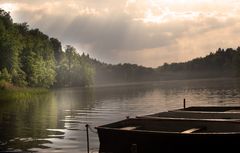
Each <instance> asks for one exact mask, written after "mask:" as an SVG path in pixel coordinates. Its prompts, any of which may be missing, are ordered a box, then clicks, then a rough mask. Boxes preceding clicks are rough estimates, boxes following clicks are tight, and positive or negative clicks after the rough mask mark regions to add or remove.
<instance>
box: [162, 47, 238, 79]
mask: <svg viewBox="0 0 240 153" xmlns="http://www.w3.org/2000/svg"><path fill="white" fill-rule="evenodd" d="M158 72H159V73H160V74H166V73H168V74H170V73H172V74H174V73H175V74H176V73H185V74H188V76H193V75H194V74H197V75H198V76H201V75H202V76H203V77H211V76H213V77H224V76H225V77H228V76H230V77H238V76H239V75H240V47H238V48H237V49H236V50H235V49H232V48H228V49H226V50H224V49H221V48H219V49H218V50H217V51H216V53H210V54H209V55H207V56H206V57H203V58H196V59H193V60H191V61H188V62H185V63H172V64H167V63H165V64H164V65H163V66H160V67H158ZM195 77H197V76H195Z"/></svg>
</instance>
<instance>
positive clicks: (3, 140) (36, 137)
mask: <svg viewBox="0 0 240 153" xmlns="http://www.w3.org/2000/svg"><path fill="white" fill-rule="evenodd" d="M183 98H186V99H187V105H188V106H198V105H240V80H233V79H215V80H214V79H212V80H192V81H166V82H152V83H145V84H135V85H124V86H108V87H107V86H106V87H95V88H88V89H84V88H74V89H73V88H71V89H59V90H54V91H51V92H50V93H48V94H45V95H42V96H40V97H34V98H33V99H31V100H29V101H12V102H0V152H1V151H6V150H8V151H19V152H20V151H24V152H26V151H27V152H35V151H36V152H69V153H70V152H71V153H85V152H86V132H85V124H87V123H88V124H90V125H91V127H95V126H98V125H102V124H106V123H110V122H113V121H117V120H121V119H124V118H125V117H126V116H131V117H135V116H137V115H145V114H151V113H156V112H160V111H167V110H171V109H176V108H181V107H182V101H183ZM90 142H91V144H90V148H91V151H92V152H97V150H98V145H99V143H98V137H97V134H96V133H95V130H94V129H93V130H92V131H90Z"/></svg>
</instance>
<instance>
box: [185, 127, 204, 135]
mask: <svg viewBox="0 0 240 153" xmlns="http://www.w3.org/2000/svg"><path fill="white" fill-rule="evenodd" d="M201 129H202V128H191V129H188V130H185V131H182V132H181V133H184V134H188V133H193V132H197V131H199V130H201Z"/></svg>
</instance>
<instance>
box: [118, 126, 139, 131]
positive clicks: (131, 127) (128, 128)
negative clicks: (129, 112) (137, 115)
mask: <svg viewBox="0 0 240 153" xmlns="http://www.w3.org/2000/svg"><path fill="white" fill-rule="evenodd" d="M120 129H121V130H135V129H137V127H134V126H128V127H123V128H120Z"/></svg>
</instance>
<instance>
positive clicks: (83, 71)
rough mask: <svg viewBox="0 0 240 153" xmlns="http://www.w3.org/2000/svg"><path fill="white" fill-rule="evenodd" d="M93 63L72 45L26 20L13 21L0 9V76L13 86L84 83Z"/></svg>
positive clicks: (87, 81) (89, 81)
mask: <svg viewBox="0 0 240 153" xmlns="http://www.w3.org/2000/svg"><path fill="white" fill-rule="evenodd" d="M93 75H94V70H93V67H92V66H91V65H90V64H88V63H87V62H86V60H84V57H83V56H80V55H79V54H77V52H76V49H75V48H73V47H71V46H66V49H65V50H64V51H63V50H62V45H61V42H60V41H59V40H57V39H55V38H49V37H48V36H47V35H45V34H43V33H42V32H41V31H39V30H38V29H29V27H28V25H27V24H26V23H21V24H18V23H13V21H12V18H11V16H10V14H9V13H8V12H5V11H4V10H2V9H0V80H1V83H3V82H8V83H11V84H13V85H15V86H29V87H45V88H48V87H52V86H87V85H90V84H91V83H92V82H93Z"/></svg>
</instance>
